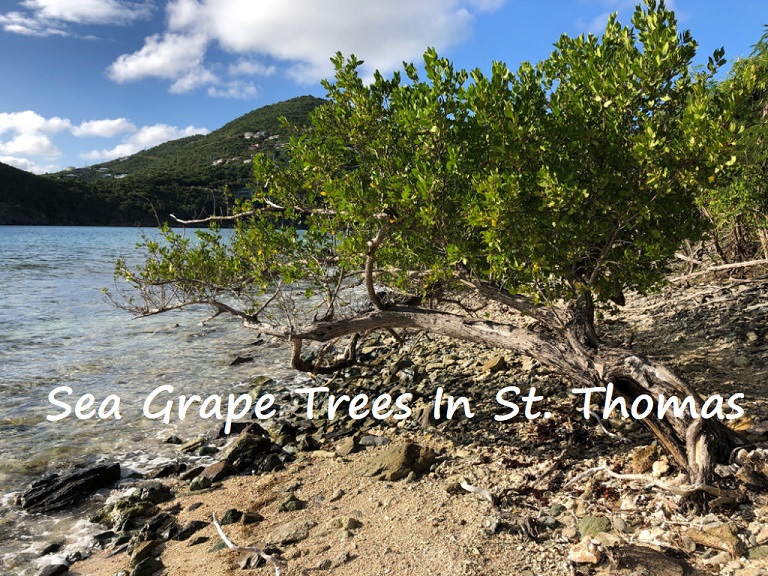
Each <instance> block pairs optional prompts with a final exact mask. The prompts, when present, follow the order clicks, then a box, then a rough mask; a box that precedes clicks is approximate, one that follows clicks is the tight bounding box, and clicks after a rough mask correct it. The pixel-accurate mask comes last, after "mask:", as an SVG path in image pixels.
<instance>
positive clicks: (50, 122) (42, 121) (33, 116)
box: [0, 110, 72, 134]
mask: <svg viewBox="0 0 768 576" xmlns="http://www.w3.org/2000/svg"><path fill="white" fill-rule="evenodd" d="M71 127H72V123H71V122H70V121H69V120H67V119H65V118H59V117H58V116H54V117H53V118H44V117H43V116H41V115H40V114H38V113H37V112H33V111H32V110H25V111H24V112H10V113H8V112H1V113H0V134H2V133H3V132H11V131H13V132H18V133H32V132H61V131H63V130H69V129H70V128H71Z"/></svg>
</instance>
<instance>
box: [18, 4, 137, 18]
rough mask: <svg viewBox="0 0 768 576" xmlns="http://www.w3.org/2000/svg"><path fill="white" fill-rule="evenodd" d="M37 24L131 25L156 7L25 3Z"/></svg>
mask: <svg viewBox="0 0 768 576" xmlns="http://www.w3.org/2000/svg"><path fill="white" fill-rule="evenodd" d="M22 6H24V7H25V8H28V9H29V10H31V11H32V12H33V13H34V15H35V19H37V20H53V21H60V22H72V23H75V24H128V23H130V22H133V21H135V20H140V19H144V18H147V17H149V15H150V14H151V13H152V5H151V4H150V3H147V2H126V1H124V0H25V1H24V2H22Z"/></svg>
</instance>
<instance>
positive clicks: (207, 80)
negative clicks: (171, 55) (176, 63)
mask: <svg viewBox="0 0 768 576" xmlns="http://www.w3.org/2000/svg"><path fill="white" fill-rule="evenodd" d="M218 81H219V79H218V78H217V77H216V75H215V74H214V73H213V72H211V71H210V70H206V69H205V68H203V67H202V66H201V67H198V68H193V69H191V70H189V71H188V72H187V73H186V74H185V75H184V76H182V77H181V78H179V79H178V80H176V81H175V82H174V83H173V84H171V88H170V91H171V92H172V93H173V94H183V93H184V92H190V91H192V90H194V89H195V88H199V87H200V86H205V85H206V84H215V83H217V82H218Z"/></svg>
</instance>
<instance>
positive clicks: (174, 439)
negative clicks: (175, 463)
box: [164, 436, 184, 446]
mask: <svg viewBox="0 0 768 576" xmlns="http://www.w3.org/2000/svg"><path fill="white" fill-rule="evenodd" d="M164 444H176V445H179V446H180V445H181V444H184V441H183V440H182V439H181V438H179V437H178V436H168V438H166V439H165V442H164Z"/></svg>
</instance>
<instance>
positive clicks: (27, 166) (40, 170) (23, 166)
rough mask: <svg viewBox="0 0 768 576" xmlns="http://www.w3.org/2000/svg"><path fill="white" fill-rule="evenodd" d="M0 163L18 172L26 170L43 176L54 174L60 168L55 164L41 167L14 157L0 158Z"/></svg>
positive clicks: (26, 159) (24, 159)
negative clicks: (48, 173) (49, 173)
mask: <svg viewBox="0 0 768 576" xmlns="http://www.w3.org/2000/svg"><path fill="white" fill-rule="evenodd" d="M0 162H2V163H3V164H8V165H9V166H13V167H15V168H18V169H19V170H26V171H27V172H32V173H34V174H45V173H47V172H55V171H56V170H59V169H60V167H59V166H57V165H55V164H46V165H42V164H37V163H35V162H32V161H31V160H29V159H28V158H17V157H15V156H0Z"/></svg>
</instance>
